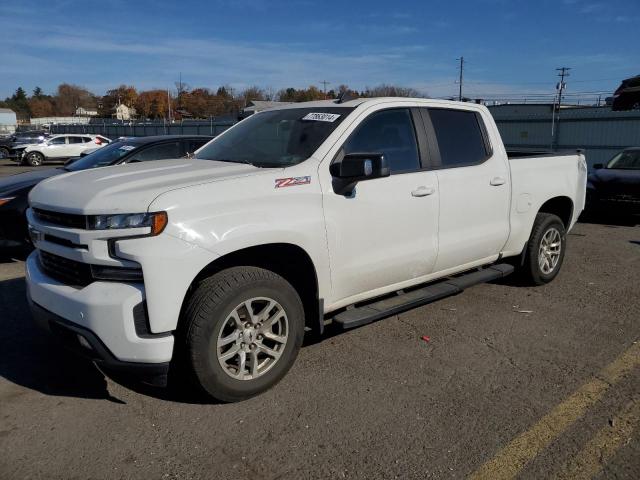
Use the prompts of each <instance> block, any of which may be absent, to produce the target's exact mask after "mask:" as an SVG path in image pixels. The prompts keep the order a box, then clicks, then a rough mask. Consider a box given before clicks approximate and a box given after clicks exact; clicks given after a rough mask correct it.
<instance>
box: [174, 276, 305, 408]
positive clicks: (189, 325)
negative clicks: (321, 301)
mask: <svg viewBox="0 0 640 480" xmlns="http://www.w3.org/2000/svg"><path fill="white" fill-rule="evenodd" d="M183 321H184V322H185V323H184V325H185V327H186V333H185V349H186V353H187V355H186V364H187V365H186V366H187V368H188V369H189V370H191V373H192V374H193V376H194V377H195V379H196V380H197V382H198V383H199V384H200V385H201V386H202V387H203V389H204V390H205V391H206V392H207V393H208V394H209V395H211V396H212V397H214V398H216V399H218V400H221V401H224V402H234V401H239V400H244V399H246V398H249V397H252V396H254V395H257V394H259V393H262V392H264V391H265V390H267V389H269V388H271V387H272V386H273V385H275V384H276V383H278V381H280V379H281V378H282V377H284V375H285V374H286V373H287V372H288V370H289V368H291V366H292V365H293V362H294V361H295V359H296V357H297V355H298V351H299V350H300V346H301V345H302V339H303V337H304V309H303V306H302V302H301V300H300V297H299V295H298V293H297V292H296V291H295V289H294V288H293V287H292V286H291V285H290V284H289V283H288V282H287V281H286V280H285V279H284V278H282V277H281V276H279V275H277V274H275V273H273V272H271V271H269V270H265V269H262V268H256V267H233V268H229V269H227V270H223V271H222V272H219V273H217V274H215V275H213V276H211V277H209V278H208V279H206V280H204V281H203V282H202V283H200V285H199V286H198V287H197V289H196V290H195V292H194V293H193V295H192V296H191V299H190V300H189V303H188V305H187V308H186V310H185V316H184V318H183Z"/></svg>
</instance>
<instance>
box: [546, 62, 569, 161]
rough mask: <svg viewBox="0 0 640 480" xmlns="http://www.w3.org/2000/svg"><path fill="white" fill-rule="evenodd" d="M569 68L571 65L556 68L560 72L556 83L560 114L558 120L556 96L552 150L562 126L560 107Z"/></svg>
mask: <svg viewBox="0 0 640 480" xmlns="http://www.w3.org/2000/svg"><path fill="white" fill-rule="evenodd" d="M569 70H571V68H569V67H559V68H556V71H558V72H560V73H558V76H559V77H560V81H559V82H558V83H556V90H557V91H558V94H557V99H558V103H557V105H558V107H557V109H558V115H557V120H556V101H555V98H556V97H554V101H553V109H552V111H551V150H553V149H554V147H556V146H557V143H558V142H557V137H558V129H559V128H560V108H561V107H562V94H563V92H564V90H565V89H566V88H567V84H566V83H565V81H564V78H565V77H568V76H569ZM556 123H557V125H556Z"/></svg>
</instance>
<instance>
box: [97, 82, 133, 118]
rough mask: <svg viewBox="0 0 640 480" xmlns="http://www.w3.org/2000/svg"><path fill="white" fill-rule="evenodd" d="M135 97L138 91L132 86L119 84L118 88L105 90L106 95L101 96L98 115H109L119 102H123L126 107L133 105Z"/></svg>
mask: <svg viewBox="0 0 640 480" xmlns="http://www.w3.org/2000/svg"><path fill="white" fill-rule="evenodd" d="M137 99H138V92H137V90H136V89H135V87H134V86H132V85H120V86H119V87H118V88H114V89H112V90H107V93H106V95H105V96H104V97H102V102H101V103H102V107H101V108H100V110H99V111H98V113H99V114H100V116H103V117H109V116H111V114H112V113H113V109H114V108H115V107H116V105H118V104H119V103H123V104H125V105H126V106H127V107H133V106H134V105H135V104H136V100H137Z"/></svg>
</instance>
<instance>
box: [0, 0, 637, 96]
mask: <svg viewBox="0 0 640 480" xmlns="http://www.w3.org/2000/svg"><path fill="white" fill-rule="evenodd" d="M0 18H2V28H1V29H0V41H1V43H0V45H1V46H0V71H1V72H2V75H0V97H1V98H4V97H5V96H7V95H9V94H11V93H12V92H13V90H14V89H15V88H16V87H17V86H22V87H23V88H25V89H27V90H28V91H31V90H32V89H33V88H34V87H35V86H36V85H38V86H40V87H42V88H43V89H44V90H45V91H47V92H52V91H53V90H54V89H55V87H56V86H57V85H58V84H59V83H61V82H70V83H75V84H78V85H82V86H85V87H87V88H89V89H90V90H92V91H94V92H95V93H98V94H102V93H104V91H105V90H107V89H109V88H113V87H115V86H117V85H118V84H121V83H126V84H133V85H135V86H137V87H138V88H141V89H147V88H168V87H173V84H174V82H175V81H176V80H177V79H178V75H179V73H180V72H182V78H183V80H184V81H185V82H186V83H188V84H189V85H190V86H192V87H200V86H203V87H210V88H217V87H218V86H219V85H222V84H230V85H232V86H234V87H237V88H243V87H246V86H249V85H259V86H262V87H270V88H272V89H274V90H278V89H280V88H282V87H286V86H293V87H305V86H308V85H312V84H314V85H318V86H320V83H319V82H320V81H321V80H327V81H329V82H331V85H333V86H337V85H339V84H348V85H349V86H351V87H352V88H356V89H362V88H364V87H366V86H374V85H378V84H380V83H394V84H401V85H403V86H410V87H414V88H417V89H419V90H420V91H422V92H424V93H426V94H429V95H431V96H434V97H441V96H446V95H453V94H455V93H456V92H457V88H458V87H457V84H456V83H455V81H456V77H457V61H456V58H458V57H460V55H464V57H465V60H466V62H467V63H466V70H465V93H466V94H468V95H469V96H471V97H484V98H487V97H490V96H492V95H493V96H498V97H500V96H502V97H506V96H510V95H512V96H515V95H522V94H527V93H529V94H536V93H538V94H541V93H547V92H549V93H552V92H553V89H554V85H555V81H556V79H555V73H556V72H555V68H556V67H559V66H569V67H572V70H571V77H570V78H569V80H568V85H569V87H568V92H569V93H576V92H592V91H593V92H596V91H612V90H613V89H615V87H616V86H617V85H618V83H619V80H620V79H622V78H625V77H628V76H631V75H636V74H640V48H638V40H637V31H638V25H640V2H638V0H602V1H599V0H449V1H419V0H413V1H404V2H403V1H399V0H398V1H395V2H389V1H388V0H386V1H378V0H367V1H355V0H352V1H344V0H343V1H339V2H336V1H308V0H292V1H286V2H285V1H278V0H272V1H268V0H236V1H231V0H206V1H197V0H182V1H180V2H164V1H160V0H156V1H147V0H129V1H127V0H102V1H100V2H94V1H92V0H84V1H73V0H48V1H46V2H44V1H33V0H20V1H14V0H0ZM331 85H330V87H331Z"/></svg>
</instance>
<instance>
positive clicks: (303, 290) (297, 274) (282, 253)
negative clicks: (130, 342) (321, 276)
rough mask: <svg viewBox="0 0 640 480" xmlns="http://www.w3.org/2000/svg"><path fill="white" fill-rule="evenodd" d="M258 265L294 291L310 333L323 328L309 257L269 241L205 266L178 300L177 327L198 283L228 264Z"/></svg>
mask: <svg viewBox="0 0 640 480" xmlns="http://www.w3.org/2000/svg"><path fill="white" fill-rule="evenodd" d="M239 266H244V267H259V268H264V269H266V270H270V271H272V272H274V273H277V274H278V275H280V276H282V277H283V278H284V279H285V280H287V282H289V283H290V284H291V286H292V287H293V288H294V289H295V290H296V291H297V292H298V295H300V299H301V300H302V304H303V306H304V311H305V326H306V327H307V328H309V329H311V330H312V331H313V332H314V333H317V334H321V333H322V331H323V326H324V323H323V305H322V303H323V301H322V299H320V298H319V297H318V292H319V289H318V274H317V271H316V268H315V265H314V263H313V260H312V259H311V256H310V255H309V254H308V253H307V251H306V250H304V249H303V248H302V247H300V246H298V245H295V244H291V243H269V244H263V245H256V246H250V247H246V248H242V249H240V250H235V251H233V252H230V253H227V254H225V255H223V256H221V257H218V258H216V259H215V260H213V261H212V262H210V263H209V264H208V265H206V266H205V267H204V268H203V269H202V270H200V272H199V273H198V274H197V275H196V277H195V278H194V279H193V281H192V282H191V285H190V286H189V288H188V290H187V293H186V295H185V297H184V299H183V301H182V308H181V310H180V319H179V321H178V329H180V326H181V323H182V318H183V313H184V311H185V308H186V306H187V304H188V302H189V299H190V297H191V295H192V294H193V292H194V290H195V289H196V287H197V286H198V284H199V283H200V282H201V281H202V280H204V279H205V278H208V277H210V276H211V275H214V274H216V273H218V272H220V271H222V270H225V269H227V268H231V267H239Z"/></svg>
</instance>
